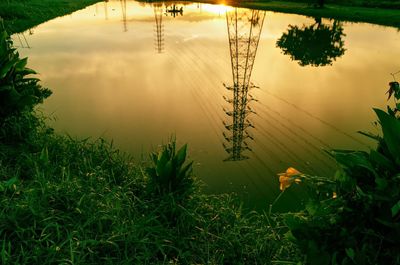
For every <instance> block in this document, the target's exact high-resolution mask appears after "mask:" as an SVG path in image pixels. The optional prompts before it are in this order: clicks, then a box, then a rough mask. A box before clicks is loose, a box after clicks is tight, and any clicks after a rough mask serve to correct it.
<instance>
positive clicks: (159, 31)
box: [153, 3, 164, 53]
mask: <svg viewBox="0 0 400 265" xmlns="http://www.w3.org/2000/svg"><path fill="white" fill-rule="evenodd" d="M153 8H154V18H155V21H156V25H155V41H154V42H155V48H156V51H157V52H158V53H162V52H163V51H164V25H163V24H162V15H163V4H162V3H155V4H154V5H153Z"/></svg>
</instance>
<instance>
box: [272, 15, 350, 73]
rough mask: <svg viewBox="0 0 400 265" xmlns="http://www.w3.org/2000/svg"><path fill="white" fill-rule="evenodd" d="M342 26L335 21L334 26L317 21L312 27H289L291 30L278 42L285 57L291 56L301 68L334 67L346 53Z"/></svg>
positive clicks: (277, 44)
mask: <svg viewBox="0 0 400 265" xmlns="http://www.w3.org/2000/svg"><path fill="white" fill-rule="evenodd" d="M344 36H345V34H344V33H343V27H342V24H341V23H340V22H338V21H336V20H335V21H334V22H333V24H332V25H325V24H322V23H321V19H315V23H314V24H312V25H310V26H305V25H303V26H302V27H301V28H300V27H298V26H293V25H289V29H288V31H287V32H286V33H284V34H283V35H282V37H281V38H280V39H279V40H278V41H277V42H276V46H277V47H279V48H281V49H282V51H283V53H284V54H285V55H290V58H291V59H292V60H294V61H299V64H300V65H301V66H306V65H311V66H325V65H332V62H333V61H335V60H336V58H338V57H340V56H342V55H343V54H344V52H345V49H344V41H343V39H342V38H343V37H344Z"/></svg>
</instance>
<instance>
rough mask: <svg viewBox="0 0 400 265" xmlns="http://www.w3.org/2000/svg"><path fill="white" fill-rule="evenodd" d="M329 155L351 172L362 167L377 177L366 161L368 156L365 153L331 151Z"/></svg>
mask: <svg viewBox="0 0 400 265" xmlns="http://www.w3.org/2000/svg"><path fill="white" fill-rule="evenodd" d="M331 153H332V154H333V156H334V158H335V159H336V161H337V162H338V163H339V164H340V165H341V166H343V167H345V168H348V169H350V170H353V169H355V168H356V167H362V168H365V169H367V170H368V171H370V172H371V173H372V174H374V175H375V176H376V175H377V173H376V171H375V169H374V167H373V166H372V165H371V163H370V161H369V160H368V154H367V153H366V152H363V151H352V150H332V151H331Z"/></svg>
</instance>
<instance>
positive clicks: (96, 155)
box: [0, 118, 300, 265]
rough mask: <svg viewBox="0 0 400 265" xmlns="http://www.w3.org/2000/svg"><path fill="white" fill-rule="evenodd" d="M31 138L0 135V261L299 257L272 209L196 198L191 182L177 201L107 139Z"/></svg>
mask: <svg viewBox="0 0 400 265" xmlns="http://www.w3.org/2000/svg"><path fill="white" fill-rule="evenodd" d="M29 119H31V118H29ZM25 122H26V121H23V120H19V121H18V123H17V124H19V123H25ZM13 126H15V123H14V125H13ZM13 138H14V139H15V137H13ZM29 138H30V139H31V140H30V142H29V143H27V142H25V143H24V144H17V145H16V144H15V143H13V144H12V145H11V144H7V143H5V142H4V141H2V142H0V165H1V167H0V180H1V182H0V203H1V205H2V208H1V212H0V238H1V239H2V241H1V242H2V243H1V244H2V245H1V246H0V249H1V252H0V255H1V256H0V259H1V264H5V265H6V264H271V262H272V261H295V260H296V259H298V258H299V257H300V256H299V254H298V253H297V252H296V248H295V247H294V246H293V244H292V243H290V242H288V241H287V240H285V239H284V237H283V235H282V234H283V232H286V231H287V229H286V228H285V226H281V225H282V224H281V223H280V221H279V219H278V218H277V217H276V216H275V217H271V216H268V215H267V214H258V213H244V212H243V211H242V209H241V207H240V203H239V202H238V201H237V199H235V197H234V196H231V195H219V196H210V195H204V194H202V192H201V190H199V188H198V187H199V186H198V183H195V184H194V186H193V189H192V191H191V192H190V194H189V195H188V196H187V197H186V198H185V199H184V200H183V199H182V197H180V196H179V195H178V194H172V193H170V194H165V195H163V196H160V195H159V194H156V193H154V192H152V189H151V187H150V186H149V185H151V184H149V183H150V182H149V178H148V175H147V173H145V166H143V165H139V164H137V162H136V161H133V160H132V159H131V158H129V157H128V156H126V155H124V154H122V153H120V152H119V151H118V150H116V149H114V148H113V147H112V146H110V145H109V144H108V143H107V142H105V141H102V140H98V141H90V140H76V139H71V138H68V137H66V136H60V135H55V134H53V133H52V132H51V130H48V129H47V128H46V127H43V129H40V130H38V131H36V132H34V135H30V137H29ZM285 229H286V230H285Z"/></svg>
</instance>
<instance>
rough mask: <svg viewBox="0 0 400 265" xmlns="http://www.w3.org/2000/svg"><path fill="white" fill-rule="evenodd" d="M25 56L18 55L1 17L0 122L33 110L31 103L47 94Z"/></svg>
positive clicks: (49, 92)
mask: <svg viewBox="0 0 400 265" xmlns="http://www.w3.org/2000/svg"><path fill="white" fill-rule="evenodd" d="M27 62H28V59H27V58H23V59H20V57H19V53H18V52H17V51H16V50H15V48H13V47H12V41H11V39H10V37H9V35H8V34H7V32H6V31H5V30H4V26H3V23H2V21H0V124H3V123H4V122H5V120H7V119H8V118H9V117H11V116H16V115H19V114H21V113H23V112H25V111H28V112H29V111H32V110H33V108H34V106H35V105H37V104H39V103H41V102H42V101H43V100H44V99H45V98H47V97H48V96H50V94H51V91H50V90H48V89H46V88H42V86H41V85H40V84H39V81H40V80H39V79H38V78H34V77H32V75H33V74H36V72H35V71H33V70H32V69H29V68H27V67H26V65H27Z"/></svg>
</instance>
